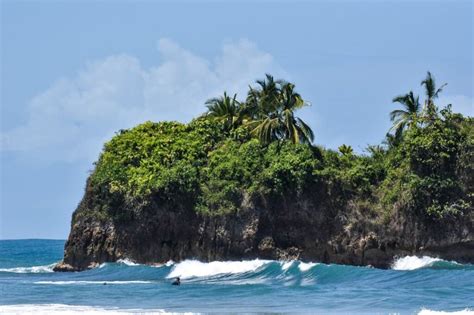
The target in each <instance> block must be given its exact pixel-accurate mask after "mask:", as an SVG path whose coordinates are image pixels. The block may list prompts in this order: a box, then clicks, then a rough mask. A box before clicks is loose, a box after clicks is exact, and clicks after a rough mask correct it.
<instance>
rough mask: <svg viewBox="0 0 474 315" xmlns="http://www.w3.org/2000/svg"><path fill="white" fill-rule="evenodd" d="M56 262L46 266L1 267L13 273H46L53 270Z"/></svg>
mask: <svg viewBox="0 0 474 315" xmlns="http://www.w3.org/2000/svg"><path fill="white" fill-rule="evenodd" d="M55 265H56V263H54V264H51V265H44V266H31V267H14V268H0V272H12V273H46V272H53V267H54V266H55Z"/></svg>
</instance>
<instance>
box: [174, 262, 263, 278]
mask: <svg viewBox="0 0 474 315" xmlns="http://www.w3.org/2000/svg"><path fill="white" fill-rule="evenodd" d="M267 263H270V261H269V260H259V259H255V260H247V261H213V262H209V263H203V262H200V261H197V260H185V261H183V262H181V263H178V264H176V265H174V267H173V269H172V270H171V272H170V274H169V275H168V276H167V278H175V277H181V278H183V279H189V278H193V277H209V276H215V275H219V274H238V273H244V272H249V271H255V270H257V269H258V268H260V267H261V266H263V265H265V264H267Z"/></svg>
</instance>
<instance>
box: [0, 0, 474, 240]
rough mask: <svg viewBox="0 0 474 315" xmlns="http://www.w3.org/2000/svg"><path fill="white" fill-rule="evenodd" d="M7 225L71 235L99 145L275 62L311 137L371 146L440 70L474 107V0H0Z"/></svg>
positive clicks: (180, 114) (0, 226) (457, 104)
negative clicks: (405, 100)
mask: <svg viewBox="0 0 474 315" xmlns="http://www.w3.org/2000/svg"><path fill="white" fill-rule="evenodd" d="M0 3H1V7H0V10H1V12H0V14H1V22H0V27H1V29H0V32H1V33H0V34H1V37H0V44H1V45H0V60H1V62H0V66H1V67H0V84H1V88H0V101H1V126H0V154H1V160H0V162H1V164H0V166H1V168H0V175H1V183H0V184H1V187H0V199H1V200H0V201H1V204H0V205H1V208H0V239H19V238H52V239H65V238H67V236H68V233H69V228H70V220H71V215H72V213H73V211H74V209H75V207H76V206H77V204H78V203H79V201H80V199H81V197H82V195H83V192H84V186H85V181H86V178H87V176H88V175H89V174H90V172H91V170H93V168H94V164H93V163H94V161H96V160H97V158H98V156H99V154H100V151H101V149H102V145H103V143H104V142H105V141H107V140H108V139H110V138H111V137H112V136H113V135H114V133H115V132H116V131H118V130H120V129H125V128H130V127H133V126H134V125H136V124H138V123H141V122H144V121H147V120H151V121H161V120H177V121H182V122H187V121H189V120H190V119H192V118H193V117H196V116H197V115H199V114H201V113H203V112H204V111H205V106H204V102H205V101H206V99H208V98H211V97H215V96H218V95H221V94H222V93H223V91H227V92H228V93H237V94H238V97H239V96H240V97H241V98H244V97H245V92H246V90H247V88H248V85H249V84H253V82H254V81H255V80H256V79H260V78H263V77H264V74H265V73H271V74H273V75H274V76H275V77H277V78H284V79H286V80H287V81H291V82H293V83H295V84H296V89H297V91H298V92H299V93H300V94H301V95H302V96H303V98H305V99H306V100H307V101H309V102H310V103H311V106H309V107H307V108H305V109H303V110H301V111H300V112H299V113H298V114H299V115H300V117H302V118H303V119H304V120H305V121H307V122H308V123H309V125H310V126H311V127H312V128H313V130H314V133H315V143H316V144H318V145H322V146H325V147H328V148H333V149H337V147H338V146H340V145H341V144H348V145H351V146H353V148H354V149H355V150H356V151H357V152H359V153H363V152H364V148H366V147H367V145H369V144H378V143H380V142H381V141H382V140H383V137H384V135H385V133H386V132H387V130H388V129H389V128H390V121H389V118H388V113H389V112H390V111H391V110H393V109H395V108H396V105H395V104H392V102H391V100H392V98H393V97H394V96H396V95H399V94H403V93H406V92H408V91H409V90H412V89H413V90H414V91H415V92H416V93H422V90H421V88H420V81H421V80H422V79H423V78H424V77H425V75H426V71H428V70H429V71H431V72H432V73H433V74H434V76H435V78H436V79H437V82H438V83H439V84H441V83H444V82H447V83H448V86H447V87H446V88H445V90H444V91H443V94H442V97H441V98H440V99H439V102H438V103H439V104H440V105H443V104H448V103H452V104H453V109H454V110H455V111H458V112H461V113H463V114H465V115H470V116H474V103H473V90H474V88H473V73H474V70H473V15H474V14H473V13H474V12H473V2H472V1H428V0H422V1H384V2H380V1H373V0H367V1H253V2H251V1H225V2H224V1H222V2H218V1H192V2H191V1H154V2H152V1H107V0H102V1H77V0H76V1H13V0H10V1H8V0H0Z"/></svg>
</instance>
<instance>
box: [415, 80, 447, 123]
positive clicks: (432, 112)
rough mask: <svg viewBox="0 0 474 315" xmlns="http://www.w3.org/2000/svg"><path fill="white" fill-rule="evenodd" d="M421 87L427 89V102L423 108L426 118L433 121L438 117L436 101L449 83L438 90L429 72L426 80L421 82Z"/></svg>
mask: <svg viewBox="0 0 474 315" xmlns="http://www.w3.org/2000/svg"><path fill="white" fill-rule="evenodd" d="M421 85H422V86H424V87H425V94H426V100H425V105H424V108H423V112H424V116H425V117H426V118H427V119H428V121H433V120H434V119H435V118H436V116H437V114H438V113H437V108H436V105H435V104H434V99H436V98H438V96H439V93H441V92H442V91H443V88H444V87H445V86H446V85H448V84H447V83H444V84H442V85H441V86H440V87H439V88H436V82H435V79H434V77H433V76H432V75H431V72H429V71H428V73H427V74H426V78H425V79H424V80H423V81H421Z"/></svg>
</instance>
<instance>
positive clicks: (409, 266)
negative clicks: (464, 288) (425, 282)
mask: <svg viewBox="0 0 474 315" xmlns="http://www.w3.org/2000/svg"><path fill="white" fill-rule="evenodd" d="M473 267H474V266H473V265H469V264H467V265H463V264H460V263H457V262H455V261H447V260H443V259H441V258H434V257H429V256H423V257H418V256H405V257H401V258H398V259H396V260H395V261H394V262H393V264H392V269H394V270H416V269H424V268H430V269H471V268H473Z"/></svg>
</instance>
